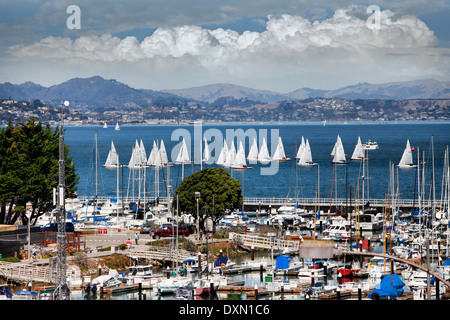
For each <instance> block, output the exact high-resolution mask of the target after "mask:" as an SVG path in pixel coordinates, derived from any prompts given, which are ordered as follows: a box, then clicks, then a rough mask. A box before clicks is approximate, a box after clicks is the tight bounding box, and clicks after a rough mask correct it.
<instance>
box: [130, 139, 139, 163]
mask: <svg viewBox="0 0 450 320" xmlns="http://www.w3.org/2000/svg"><path fill="white" fill-rule="evenodd" d="M136 143H137V141H136ZM139 158H140V154H139V145H137V147H136V146H134V147H133V149H132V151H131V157H130V161H129V162H128V168H130V169H136V168H139Z"/></svg>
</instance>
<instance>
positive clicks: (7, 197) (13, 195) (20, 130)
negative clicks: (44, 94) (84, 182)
mask: <svg viewBox="0 0 450 320" xmlns="http://www.w3.org/2000/svg"><path fill="white" fill-rule="evenodd" d="M0 154H1V155H2V156H1V160H0V208H1V209H0V223H6V224H13V223H15V222H16V220H17V219H18V218H19V217H20V218H21V219H22V221H23V222H24V223H28V218H27V216H26V208H27V205H31V214H32V215H31V220H32V222H33V220H34V222H36V219H37V218H38V217H39V216H40V215H42V214H44V213H45V212H46V211H48V210H51V209H52V207H53V188H56V187H57V185H58V171H59V166H58V161H59V128H56V129H55V130H54V131H53V130H52V128H51V127H50V125H49V124H47V125H45V126H43V124H42V123H41V122H38V123H36V122H35V120H34V119H32V120H30V121H28V122H27V123H18V124H17V125H13V124H12V123H11V121H10V122H9V123H8V126H7V127H6V128H4V129H2V130H1V131H0ZM65 163H66V168H65V174H66V196H67V197H71V196H73V195H74V193H75V191H76V183H77V181H78V176H77V175H76V170H75V164H74V163H73V162H72V159H71V158H70V157H69V147H68V146H67V145H65Z"/></svg>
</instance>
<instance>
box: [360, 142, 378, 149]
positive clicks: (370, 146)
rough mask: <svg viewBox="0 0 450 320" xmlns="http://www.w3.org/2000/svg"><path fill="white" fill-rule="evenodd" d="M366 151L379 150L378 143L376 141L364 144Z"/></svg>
mask: <svg viewBox="0 0 450 320" xmlns="http://www.w3.org/2000/svg"><path fill="white" fill-rule="evenodd" d="M362 146H363V149H365V150H378V148H379V147H378V143H377V142H376V141H370V140H369V141H367V142H364V143H363V144H362Z"/></svg>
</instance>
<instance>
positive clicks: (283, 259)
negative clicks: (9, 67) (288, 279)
mask: <svg viewBox="0 0 450 320" xmlns="http://www.w3.org/2000/svg"><path fill="white" fill-rule="evenodd" d="M291 261H292V257H291V256H288V255H283V256H278V257H277V261H276V266H277V269H278V270H284V269H288V268H289V263H290V262H291Z"/></svg>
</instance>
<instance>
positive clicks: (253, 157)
mask: <svg viewBox="0 0 450 320" xmlns="http://www.w3.org/2000/svg"><path fill="white" fill-rule="evenodd" d="M247 160H248V161H258V144H257V143H256V138H253V143H252V145H251V147H250V150H249V152H248V156H247Z"/></svg>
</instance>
